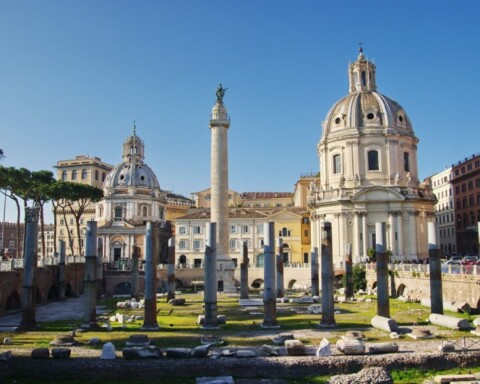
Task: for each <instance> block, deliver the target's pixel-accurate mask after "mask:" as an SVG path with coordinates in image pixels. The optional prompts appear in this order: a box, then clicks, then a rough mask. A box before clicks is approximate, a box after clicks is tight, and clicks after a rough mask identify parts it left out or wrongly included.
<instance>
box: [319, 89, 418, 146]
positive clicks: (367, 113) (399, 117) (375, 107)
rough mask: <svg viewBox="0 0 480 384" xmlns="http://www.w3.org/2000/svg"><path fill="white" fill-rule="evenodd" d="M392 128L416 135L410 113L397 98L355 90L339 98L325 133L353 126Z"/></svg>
mask: <svg viewBox="0 0 480 384" xmlns="http://www.w3.org/2000/svg"><path fill="white" fill-rule="evenodd" d="M375 128H376V129H381V130H383V129H389V130H393V131H390V133H396V134H400V135H408V136H413V129H412V125H411V123H410V119H409V117H408V115H407V114H406V113H405V111H404V109H403V108H402V106H401V105H400V104H398V103H397V102H396V101H394V100H392V99H390V98H389V97H387V96H384V95H382V94H381V93H378V92H374V91H360V92H353V93H350V94H348V95H347V96H345V97H344V98H342V99H340V100H339V101H337V102H336V103H335V104H334V105H333V107H332V108H331V109H330V111H329V112H328V114H327V117H326V119H325V121H324V134H328V133H331V132H335V131H344V130H350V129H357V130H359V131H361V130H365V131H367V130H369V129H375Z"/></svg>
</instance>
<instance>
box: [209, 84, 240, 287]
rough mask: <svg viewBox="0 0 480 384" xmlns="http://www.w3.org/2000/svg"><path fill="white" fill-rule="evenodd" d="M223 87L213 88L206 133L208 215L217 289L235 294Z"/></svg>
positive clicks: (228, 123) (226, 128)
mask: <svg viewBox="0 0 480 384" xmlns="http://www.w3.org/2000/svg"><path fill="white" fill-rule="evenodd" d="M225 91H226V88H223V87H222V84H220V85H219V86H218V88H217V102H216V103H215V105H214V106H213V109H212V117H211V119H210V130H211V132H212V152H211V169H210V170H211V208H210V209H211V213H210V220H211V222H212V223H217V276H218V281H219V289H220V290H221V289H222V287H223V291H225V292H235V286H234V278H233V272H234V269H235V266H234V264H233V261H232V259H231V258H230V256H229V254H228V249H229V248H228V246H229V232H228V140H227V132H228V128H229V127H230V118H229V116H228V114H227V109H226V108H225V105H224V104H223V96H224V95H225Z"/></svg>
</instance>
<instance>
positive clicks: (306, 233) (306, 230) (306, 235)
mask: <svg viewBox="0 0 480 384" xmlns="http://www.w3.org/2000/svg"><path fill="white" fill-rule="evenodd" d="M303 236H305V237H308V229H304V230H303Z"/></svg>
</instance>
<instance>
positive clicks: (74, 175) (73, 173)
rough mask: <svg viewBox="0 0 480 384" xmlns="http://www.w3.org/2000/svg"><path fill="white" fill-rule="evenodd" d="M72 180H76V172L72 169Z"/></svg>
mask: <svg viewBox="0 0 480 384" xmlns="http://www.w3.org/2000/svg"><path fill="white" fill-rule="evenodd" d="M72 180H77V170H76V169H74V170H73V171H72Z"/></svg>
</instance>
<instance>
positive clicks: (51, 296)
mask: <svg viewBox="0 0 480 384" xmlns="http://www.w3.org/2000/svg"><path fill="white" fill-rule="evenodd" d="M59 297H60V296H59V294H58V289H57V287H56V286H55V285H52V286H51V287H50V289H49V290H48V295H47V302H49V303H51V302H52V301H55V300H58V298H59Z"/></svg>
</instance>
